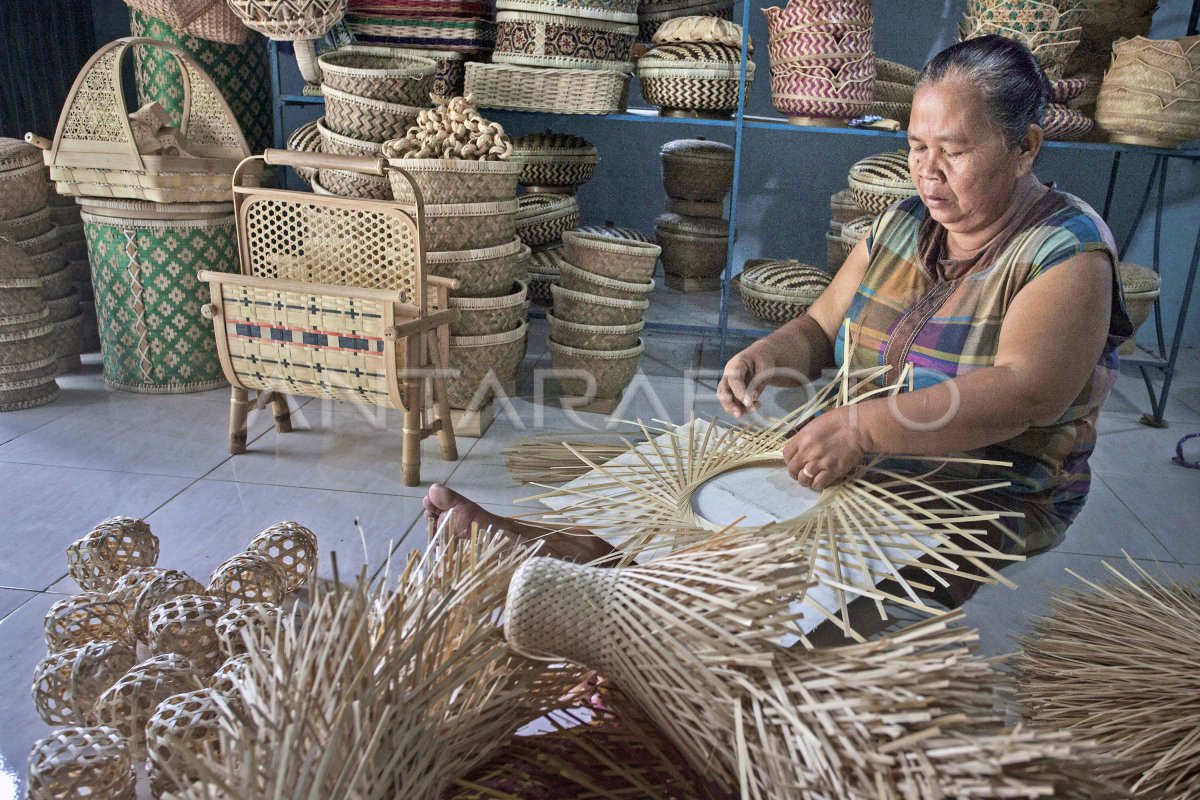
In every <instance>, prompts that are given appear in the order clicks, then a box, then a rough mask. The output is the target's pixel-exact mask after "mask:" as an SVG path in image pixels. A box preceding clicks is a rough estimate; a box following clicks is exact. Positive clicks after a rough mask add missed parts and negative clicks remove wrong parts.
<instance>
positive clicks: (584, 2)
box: [496, 0, 638, 25]
mask: <svg viewBox="0 0 1200 800" xmlns="http://www.w3.org/2000/svg"><path fill="white" fill-rule="evenodd" d="M496 10H497V11H534V12H537V13H540V14H561V15H563V16H569V17H577V18H579V19H600V20H608V21H609V22H619V23H622V24H624V25H637V23H638V4H637V0H496Z"/></svg>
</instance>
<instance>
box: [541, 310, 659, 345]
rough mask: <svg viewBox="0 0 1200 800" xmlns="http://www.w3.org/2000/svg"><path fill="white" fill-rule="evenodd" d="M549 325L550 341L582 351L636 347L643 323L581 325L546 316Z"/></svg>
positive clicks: (550, 315) (643, 326) (644, 325)
mask: <svg viewBox="0 0 1200 800" xmlns="http://www.w3.org/2000/svg"><path fill="white" fill-rule="evenodd" d="M546 321H547V322H548V323H550V341H552V342H557V343H558V344H565V345H566V346H567V347H578V348H581V349H583V350H627V349H629V348H630V347H636V346H637V343H638V339H639V338H641V333H642V329H643V328H645V327H646V323H645V322H635V323H633V324H632V325H583V324H581V323H578V322H567V321H566V320H561V319H559V318H558V317H556V316H554V315H553V314H551V313H547V314H546Z"/></svg>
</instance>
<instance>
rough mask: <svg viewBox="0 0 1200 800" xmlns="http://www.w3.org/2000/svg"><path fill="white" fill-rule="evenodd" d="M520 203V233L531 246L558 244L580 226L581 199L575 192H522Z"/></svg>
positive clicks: (518, 231)
mask: <svg viewBox="0 0 1200 800" xmlns="http://www.w3.org/2000/svg"><path fill="white" fill-rule="evenodd" d="M517 203H518V204H519V205H520V210H519V211H518V212H517V235H518V236H519V237H521V241H522V242H524V243H525V244H527V245H529V246H530V247H544V246H545V245H549V244H555V243H556V242H559V241H562V238H563V234H565V233H566V232H567V231H570V230H572V229H574V228H577V227H578V226H579V201H578V200H576V199H575V196H574V195H570V194H551V193H549V192H536V193H533V194H524V195H521V196H520V197H519V198H517Z"/></svg>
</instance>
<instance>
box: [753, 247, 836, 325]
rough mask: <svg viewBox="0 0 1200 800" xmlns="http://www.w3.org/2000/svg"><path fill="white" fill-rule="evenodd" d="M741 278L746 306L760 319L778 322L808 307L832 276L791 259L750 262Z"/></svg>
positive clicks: (782, 321) (802, 311)
mask: <svg viewBox="0 0 1200 800" xmlns="http://www.w3.org/2000/svg"><path fill="white" fill-rule="evenodd" d="M741 278H742V280H741V294H742V302H743V303H745V304H746V308H747V309H748V310H749V311H750V313H751V314H753V315H754V316H756V317H758V318H759V319H762V320H766V321H767V322H771V323H775V324H782V323H784V322H788V321H789V320H793V319H795V318H796V317H798V316H800V315H801V314H803V313H804V312H805V311H807V310H808V307H809V306H811V305H812V304H813V303H814V302H816V299H817V298H818V297H820V296H821V292H823V291H825V287H827V286H829V282H830V280H831V278H830V275H829V273H828V272H826V271H825V270H823V269H819V268H818V267H813V266H810V265H808V264H804V263H801V262H799V261H792V260H787V261H776V260H765V261H762V262H758V263H755V262H747V264H746V269H745V270H744V271H743V272H742V275H741Z"/></svg>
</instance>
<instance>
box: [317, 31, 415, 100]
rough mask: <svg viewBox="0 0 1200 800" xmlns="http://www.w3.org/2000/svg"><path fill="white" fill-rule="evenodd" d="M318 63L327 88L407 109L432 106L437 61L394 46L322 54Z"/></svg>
mask: <svg viewBox="0 0 1200 800" xmlns="http://www.w3.org/2000/svg"><path fill="white" fill-rule="evenodd" d="M317 63H318V64H319V65H320V67H321V80H322V86H323V87H325V88H333V89H336V90H338V91H341V92H346V93H347V94H352V95H356V96H358V97H367V98H370V99H372V100H382V101H384V102H387V103H399V104H401V105H407V106H424V105H427V104H428V103H429V94H430V92H432V91H433V82H434V76H435V75H436V73H437V62H436V61H434V60H432V59H429V58H424V57H421V56H414V55H409V54H407V53H403V52H400V51H398V50H396V49H395V48H391V47H364V46H361V45H352V46H350V47H343V48H341V49H338V50H335V51H333V52H331V53H324V54H322V55H321V56H320V57H319V58H318V59H317Z"/></svg>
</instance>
